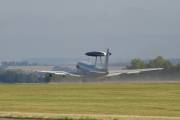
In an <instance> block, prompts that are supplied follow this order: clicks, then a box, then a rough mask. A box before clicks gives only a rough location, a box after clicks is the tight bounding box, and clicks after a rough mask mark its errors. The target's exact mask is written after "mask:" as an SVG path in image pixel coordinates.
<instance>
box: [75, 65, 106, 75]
mask: <svg viewBox="0 0 180 120" xmlns="http://www.w3.org/2000/svg"><path fill="white" fill-rule="evenodd" d="M76 68H77V70H78V73H80V74H82V75H84V76H92V77H100V76H105V75H107V74H108V71H107V70H105V69H104V68H101V67H98V66H96V65H93V64H90V63H87V62H79V63H78V64H77V65H76Z"/></svg>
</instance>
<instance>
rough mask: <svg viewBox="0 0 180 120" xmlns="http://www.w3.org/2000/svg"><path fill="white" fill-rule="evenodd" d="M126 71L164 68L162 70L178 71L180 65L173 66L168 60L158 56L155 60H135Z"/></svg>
mask: <svg viewBox="0 0 180 120" xmlns="http://www.w3.org/2000/svg"><path fill="white" fill-rule="evenodd" d="M127 68H128V69H145V68H164V69H168V70H170V69H180V63H178V64H173V63H171V62H170V61H169V60H168V59H165V58H163V57H162V56H158V57H156V58H155V59H152V60H149V61H144V60H142V59H140V58H135V59H133V60H132V61H131V64H130V65H129V66H127Z"/></svg>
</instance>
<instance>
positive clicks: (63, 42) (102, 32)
mask: <svg viewBox="0 0 180 120" xmlns="http://www.w3.org/2000/svg"><path fill="white" fill-rule="evenodd" d="M179 5H180V0H1V1H0V59H1V60H7V59H8V60H11V59H28V58H81V57H84V53H85V52H88V51H94V50H101V51H103V50H105V49H106V48H110V50H111V52H112V58H111V59H124V60H126V59H132V58H137V57H138V58H139V57H140V58H143V59H150V58H153V57H156V56H159V55H161V56H164V57H166V58H180V47H179V45H180V7H179Z"/></svg>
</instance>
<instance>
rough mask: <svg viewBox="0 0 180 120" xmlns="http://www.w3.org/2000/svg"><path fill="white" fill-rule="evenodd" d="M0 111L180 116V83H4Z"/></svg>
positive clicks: (0, 90) (1, 86) (0, 91)
mask: <svg viewBox="0 0 180 120" xmlns="http://www.w3.org/2000/svg"><path fill="white" fill-rule="evenodd" d="M0 112H7V113H10V112H12V113H13V112H20V113H23V112H24V113H45V114H46V113H48V114H94V115H137V116H169V117H180V84H178V83H177V84H176V83H171V84H170V83H169V84H168V83H154V84H153V83H148V84H145V83H144V84H142V83H141V84H138V83H137V84H135V83H134V84H129V83H128V84H120V83H118V84H115V83H114V84H107V83H106V84H105V83H104V84H101V83H99V84H1V85H0Z"/></svg>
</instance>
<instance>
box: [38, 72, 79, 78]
mask: <svg viewBox="0 0 180 120" xmlns="http://www.w3.org/2000/svg"><path fill="white" fill-rule="evenodd" d="M39 72H40V73H47V74H48V73H49V74H54V75H60V76H72V77H81V75H79V74H74V73H69V72H66V71H39Z"/></svg>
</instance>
